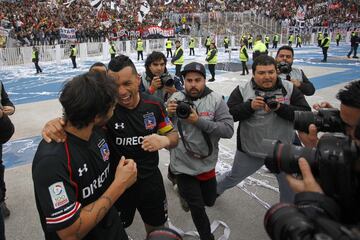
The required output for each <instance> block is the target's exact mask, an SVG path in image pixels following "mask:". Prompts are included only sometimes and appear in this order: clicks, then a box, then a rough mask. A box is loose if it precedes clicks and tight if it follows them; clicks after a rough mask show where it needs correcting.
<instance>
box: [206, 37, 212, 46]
mask: <svg viewBox="0 0 360 240" xmlns="http://www.w3.org/2000/svg"><path fill="white" fill-rule="evenodd" d="M210 44H211V38H207V39H206V42H205V46H207V47H210Z"/></svg>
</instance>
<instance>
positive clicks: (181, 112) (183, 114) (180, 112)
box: [176, 101, 195, 119]
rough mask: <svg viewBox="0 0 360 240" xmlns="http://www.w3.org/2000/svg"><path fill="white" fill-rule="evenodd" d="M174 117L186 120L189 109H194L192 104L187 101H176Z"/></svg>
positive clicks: (189, 112)
mask: <svg viewBox="0 0 360 240" xmlns="http://www.w3.org/2000/svg"><path fill="white" fill-rule="evenodd" d="M176 103H177V107H176V115H177V116H178V118H183V119H186V118H188V117H189V116H190V114H191V107H194V106H195V105H194V103H192V102H189V101H177V102H176Z"/></svg>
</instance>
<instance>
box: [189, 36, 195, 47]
mask: <svg viewBox="0 0 360 240" xmlns="http://www.w3.org/2000/svg"><path fill="white" fill-rule="evenodd" d="M189 48H195V40H194V39H193V38H191V39H190V43H189Z"/></svg>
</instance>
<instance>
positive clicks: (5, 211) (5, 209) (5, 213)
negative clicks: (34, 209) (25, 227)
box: [0, 202, 10, 218]
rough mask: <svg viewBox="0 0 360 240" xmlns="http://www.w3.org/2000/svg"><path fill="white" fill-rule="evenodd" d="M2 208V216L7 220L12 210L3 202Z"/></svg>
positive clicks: (0, 204) (0, 205)
mask: <svg viewBox="0 0 360 240" xmlns="http://www.w3.org/2000/svg"><path fill="white" fill-rule="evenodd" d="M0 208H1V211H2V215H3V217H4V218H7V217H9V216H10V210H9V208H8V207H7V206H6V203H5V202H1V203H0Z"/></svg>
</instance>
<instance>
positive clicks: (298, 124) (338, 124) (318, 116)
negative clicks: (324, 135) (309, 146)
mask: <svg viewBox="0 0 360 240" xmlns="http://www.w3.org/2000/svg"><path fill="white" fill-rule="evenodd" d="M310 124H315V126H316V128H317V130H318V131H319V132H344V131H345V124H344V123H343V121H342V120H341V118H340V111H339V110H338V109H335V108H322V109H320V110H319V111H318V112H307V111H305V112H304V111H295V115H294V129H296V130H299V131H302V132H306V133H308V132H309V125H310Z"/></svg>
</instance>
